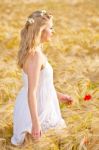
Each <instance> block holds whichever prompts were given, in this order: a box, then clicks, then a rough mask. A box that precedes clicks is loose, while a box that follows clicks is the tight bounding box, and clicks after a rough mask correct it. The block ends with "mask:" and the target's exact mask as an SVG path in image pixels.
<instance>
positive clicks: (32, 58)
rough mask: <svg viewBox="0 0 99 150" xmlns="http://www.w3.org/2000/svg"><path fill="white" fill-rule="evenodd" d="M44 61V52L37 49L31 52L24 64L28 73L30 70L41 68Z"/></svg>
mask: <svg viewBox="0 0 99 150" xmlns="http://www.w3.org/2000/svg"><path fill="white" fill-rule="evenodd" d="M42 64H43V62H42V54H41V52H39V51H35V53H34V54H33V53H31V54H29V56H28V58H27V61H26V64H25V66H24V70H25V72H26V73H28V72H29V70H32V69H34V70H35V69H36V68H41V66H42Z"/></svg>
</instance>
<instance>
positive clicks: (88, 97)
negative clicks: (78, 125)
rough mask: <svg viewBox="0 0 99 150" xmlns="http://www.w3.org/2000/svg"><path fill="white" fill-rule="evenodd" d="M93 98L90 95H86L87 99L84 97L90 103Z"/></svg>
mask: <svg viewBox="0 0 99 150" xmlns="http://www.w3.org/2000/svg"><path fill="white" fill-rule="evenodd" d="M91 98H92V96H91V95H90V94H86V95H85V97H84V100H85V101H90V100H91Z"/></svg>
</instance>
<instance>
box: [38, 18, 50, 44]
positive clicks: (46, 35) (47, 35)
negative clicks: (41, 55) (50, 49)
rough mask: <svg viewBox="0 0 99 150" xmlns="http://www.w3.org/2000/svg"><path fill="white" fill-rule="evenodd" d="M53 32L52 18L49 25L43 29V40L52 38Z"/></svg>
mask: <svg viewBox="0 0 99 150" xmlns="http://www.w3.org/2000/svg"><path fill="white" fill-rule="evenodd" d="M52 34H53V22H52V20H50V21H49V22H48V25H47V27H46V28H45V29H44V30H43V31H42V34H41V42H46V41H49V40H50V39H51V36H52Z"/></svg>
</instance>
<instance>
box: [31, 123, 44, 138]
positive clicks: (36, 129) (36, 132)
mask: <svg viewBox="0 0 99 150" xmlns="http://www.w3.org/2000/svg"><path fill="white" fill-rule="evenodd" d="M31 134H32V137H33V139H34V140H38V139H39V138H40V137H41V135H42V130H41V126H40V124H39V123H35V124H33V126H32V131H31Z"/></svg>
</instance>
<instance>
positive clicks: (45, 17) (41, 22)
mask: <svg viewBox="0 0 99 150" xmlns="http://www.w3.org/2000/svg"><path fill="white" fill-rule="evenodd" d="M51 18H53V16H52V15H51V14H48V13H47V12H46V11H45V10H41V11H34V12H33V13H32V14H31V15H29V16H28V18H27V20H26V23H25V26H24V27H23V29H22V30H21V34H20V36H21V41H20V47H19V51H18V55H17V60H18V62H17V64H18V66H19V67H20V68H22V67H23V64H24V62H25V61H26V58H27V56H28V54H29V53H30V52H33V53H34V52H35V49H36V47H37V46H38V45H39V44H40V40H41V33H42V31H43V30H44V27H45V26H46V25H47V23H48V21H49V20H50V19H51Z"/></svg>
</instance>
